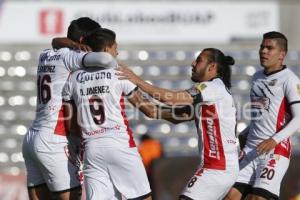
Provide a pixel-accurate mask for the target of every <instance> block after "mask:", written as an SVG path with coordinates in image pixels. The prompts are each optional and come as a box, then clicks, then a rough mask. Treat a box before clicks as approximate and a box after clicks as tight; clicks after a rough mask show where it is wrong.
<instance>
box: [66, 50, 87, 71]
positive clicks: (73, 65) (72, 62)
mask: <svg viewBox="0 0 300 200" xmlns="http://www.w3.org/2000/svg"><path fill="white" fill-rule="evenodd" d="M64 51H65V52H64V57H63V62H64V65H65V66H66V67H67V69H68V70H69V71H71V72H73V71H76V70H78V69H80V68H82V67H83V66H82V60H83V57H84V56H85V55H86V54H87V53H86V52H81V51H74V50H69V49H68V50H64Z"/></svg>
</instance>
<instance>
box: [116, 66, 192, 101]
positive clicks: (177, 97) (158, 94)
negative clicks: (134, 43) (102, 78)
mask: <svg viewBox="0 0 300 200" xmlns="http://www.w3.org/2000/svg"><path fill="white" fill-rule="evenodd" d="M117 70H118V72H117V73H116V75H118V76H119V79H120V80H129V81H131V82H132V83H134V84H136V85H137V86H138V87H139V88H140V89H141V90H143V91H144V92H146V93H148V94H149V95H150V96H151V97H153V98H155V99H157V100H158V101H160V102H163V103H165V104H167V105H187V104H192V103H193V98H192V97H191V96H190V95H189V94H188V93H187V92H186V91H185V90H182V91H173V90H168V89H164V88H160V87H157V86H154V85H151V84H149V83H147V82H146V81H144V80H142V79H141V78H140V77H139V76H137V75H136V74H135V73H134V72H133V71H131V70H130V69H129V68H127V67H119V68H118V69H117Z"/></svg>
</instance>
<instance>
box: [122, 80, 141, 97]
mask: <svg viewBox="0 0 300 200" xmlns="http://www.w3.org/2000/svg"><path fill="white" fill-rule="evenodd" d="M120 88H121V91H122V92H124V94H125V95H126V96H129V95H131V94H132V92H134V91H136V90H137V89H138V87H137V86H136V85H135V84H133V83H131V82H130V81H128V80H121V81H120Z"/></svg>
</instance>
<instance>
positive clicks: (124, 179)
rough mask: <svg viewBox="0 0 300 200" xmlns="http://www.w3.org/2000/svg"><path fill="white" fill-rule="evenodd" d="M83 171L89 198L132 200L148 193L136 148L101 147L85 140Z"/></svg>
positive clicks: (146, 179)
mask: <svg viewBox="0 0 300 200" xmlns="http://www.w3.org/2000/svg"><path fill="white" fill-rule="evenodd" d="M95 145H96V146H95ZM83 173H84V179H85V181H84V185H85V190H86V196H87V199H89V200H112V199H121V196H123V197H125V198H126V199H132V198H137V197H141V196H145V195H149V194H150V193H151V189H150V186H149V182H148V178H147V174H146V171H145V168H144V165H143V162H142V159H141V157H140V155H139V153H138V151H137V148H129V147H122V148H117V147H113V148H101V147H99V146H97V144H96V143H93V144H91V143H88V144H86V145H85V152H84V169H83Z"/></svg>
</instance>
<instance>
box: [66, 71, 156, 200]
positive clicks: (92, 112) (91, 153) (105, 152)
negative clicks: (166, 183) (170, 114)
mask: <svg viewBox="0 0 300 200" xmlns="http://www.w3.org/2000/svg"><path fill="white" fill-rule="evenodd" d="M115 73H116V71H115V70H113V69H109V70H102V71H99V70H79V71H76V72H74V73H73V74H72V75H71V76H70V79H69V82H68V84H67V85H66V87H65V90H64V99H65V100H66V101H68V100H71V99H73V100H74V102H75V104H76V106H77V113H78V122H79V124H80V126H81V128H82V137H83V140H84V146H85V153H84V169H83V172H84V177H85V188H86V192H87V198H88V199H97V200H99V199H115V198H117V197H118V196H119V195H120V193H121V195H123V196H124V197H125V198H127V199H132V198H137V197H140V196H143V195H147V194H149V193H150V192H151V190H150V187H149V183H148V179H147V175H146V171H145V169H144V166H143V163H142V160H141V157H140V155H139V153H138V151H137V148H136V145H135V142H134V140H133V134H132V131H131V129H130V127H129V125H128V120H127V118H126V115H125V104H124V98H125V97H126V96H129V95H130V94H131V93H132V92H135V90H136V89H137V87H136V86H135V85H134V84H132V83H131V82H129V81H127V80H118V77H117V76H116V75H115Z"/></svg>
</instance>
